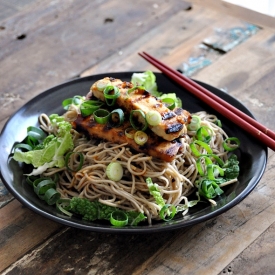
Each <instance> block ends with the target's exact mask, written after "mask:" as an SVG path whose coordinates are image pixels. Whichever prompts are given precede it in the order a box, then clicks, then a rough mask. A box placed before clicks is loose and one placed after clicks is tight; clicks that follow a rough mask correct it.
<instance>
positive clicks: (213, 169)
mask: <svg viewBox="0 0 275 275" xmlns="http://www.w3.org/2000/svg"><path fill="white" fill-rule="evenodd" d="M206 169H207V177H208V179H210V180H215V179H216V177H217V176H218V175H220V176H222V177H223V176H224V170H223V169H222V168H221V167H220V166H219V165H215V164H209V165H207V167H206Z"/></svg>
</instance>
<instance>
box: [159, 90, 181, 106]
mask: <svg viewBox="0 0 275 275" xmlns="http://www.w3.org/2000/svg"><path fill="white" fill-rule="evenodd" d="M164 98H172V99H173V100H174V101H175V105H176V107H180V108H181V107H182V101H181V99H180V98H179V97H177V95H176V94H175V93H167V94H162V95H161V96H160V99H164Z"/></svg>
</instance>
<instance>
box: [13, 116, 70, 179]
mask: <svg viewBox="0 0 275 275" xmlns="http://www.w3.org/2000/svg"><path fill="white" fill-rule="evenodd" d="M50 120H51V123H52V126H53V127H55V128H56V135H53V134H51V135H49V136H47V137H46V138H45V139H44V140H43V141H42V143H40V144H39V145H38V146H37V147H36V148H34V149H33V150H31V151H27V152H22V151H20V150H16V151H15V153H14V156H13V158H14V159H15V160H16V161H19V162H24V163H27V164H32V165H33V166H34V168H36V169H33V171H32V173H31V174H29V175H39V174H41V173H43V172H44V171H46V170H47V169H48V168H50V167H64V166H65V159H64V155H65V154H66V153H67V152H68V151H69V150H72V149H73V146H74V145H73V138H72V135H71V133H70V131H71V128H72V126H71V124H70V123H69V122H67V121H65V120H64V118H63V117H61V116H58V115H56V114H53V115H51V116H50Z"/></svg>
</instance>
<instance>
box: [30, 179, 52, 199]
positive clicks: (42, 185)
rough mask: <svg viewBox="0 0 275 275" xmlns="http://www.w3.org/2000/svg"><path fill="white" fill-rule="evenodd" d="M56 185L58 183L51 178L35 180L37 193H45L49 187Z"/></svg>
mask: <svg viewBox="0 0 275 275" xmlns="http://www.w3.org/2000/svg"><path fill="white" fill-rule="evenodd" d="M55 187H56V185H55V183H54V182H53V181H52V180H51V179H44V180H43V178H41V180H40V179H39V181H38V180H36V181H34V192H35V193H36V194H37V195H44V194H45V193H46V192H47V190H48V189H50V188H55Z"/></svg>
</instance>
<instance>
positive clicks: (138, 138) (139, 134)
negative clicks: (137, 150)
mask: <svg viewBox="0 0 275 275" xmlns="http://www.w3.org/2000/svg"><path fill="white" fill-rule="evenodd" d="M134 140H135V142H136V143H137V144H138V145H141V146H142V145H144V144H145V143H146V142H147V140H148V135H147V134H146V133H145V132H143V131H136V132H135V134H134Z"/></svg>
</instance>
